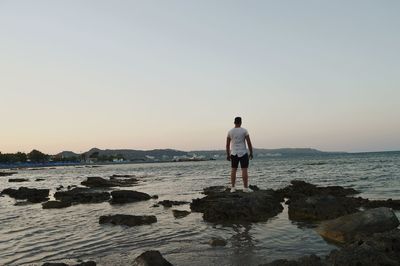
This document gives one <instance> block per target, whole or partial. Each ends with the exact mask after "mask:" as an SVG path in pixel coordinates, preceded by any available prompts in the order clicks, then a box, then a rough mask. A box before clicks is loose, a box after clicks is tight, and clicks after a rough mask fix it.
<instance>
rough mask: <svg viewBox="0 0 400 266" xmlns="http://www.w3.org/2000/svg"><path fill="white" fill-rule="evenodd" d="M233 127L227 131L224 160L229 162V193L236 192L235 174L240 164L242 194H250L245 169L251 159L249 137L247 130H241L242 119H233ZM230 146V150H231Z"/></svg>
mask: <svg viewBox="0 0 400 266" xmlns="http://www.w3.org/2000/svg"><path fill="white" fill-rule="evenodd" d="M234 123H235V127H234V128H232V129H231V130H229V132H228V137H227V138H226V159H227V160H228V161H231V165H232V169H231V184H232V186H231V192H235V191H236V187H235V183H236V172H237V169H238V166H239V163H240V168H241V169H242V178H243V186H244V189H243V192H252V190H251V189H249V187H248V186H249V184H248V181H249V175H248V172H247V168H248V167H249V159H250V160H251V159H253V146H252V145H251V140H250V135H249V132H248V131H247V129H245V128H242V127H241V126H242V118H241V117H235V121H234ZM246 142H247V145H248V146H249V150H250V155H249V154H248V153H247V148H246ZM231 146H232V150H231Z"/></svg>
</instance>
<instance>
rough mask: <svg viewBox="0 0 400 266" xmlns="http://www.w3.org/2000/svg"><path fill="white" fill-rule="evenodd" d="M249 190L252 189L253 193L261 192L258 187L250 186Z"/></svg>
mask: <svg viewBox="0 0 400 266" xmlns="http://www.w3.org/2000/svg"><path fill="white" fill-rule="evenodd" d="M249 188H250V189H251V190H253V191H259V190H260V188H259V187H257V186H256V185H249Z"/></svg>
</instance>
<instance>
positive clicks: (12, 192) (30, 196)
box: [1, 187, 50, 203]
mask: <svg viewBox="0 0 400 266" xmlns="http://www.w3.org/2000/svg"><path fill="white" fill-rule="evenodd" d="M49 191H50V190H49V189H37V188H27V187H20V188H18V189H14V188H6V189H4V190H3V191H2V192H1V193H3V194H6V195H8V196H10V197H12V198H15V199H26V200H27V201H29V202H31V203H38V202H43V201H47V200H49V198H48V197H49Z"/></svg>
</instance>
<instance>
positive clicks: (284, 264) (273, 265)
mask: <svg viewBox="0 0 400 266" xmlns="http://www.w3.org/2000/svg"><path fill="white" fill-rule="evenodd" d="M324 265H325V264H324V261H323V260H321V258H320V257H318V256H316V255H310V256H304V257H301V258H299V259H297V260H286V259H280V260H275V261H273V262H270V263H267V264H261V265H260V266H324ZM332 265H334V264H332Z"/></svg>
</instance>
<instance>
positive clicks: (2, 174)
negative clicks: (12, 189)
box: [0, 172, 17, 176]
mask: <svg viewBox="0 0 400 266" xmlns="http://www.w3.org/2000/svg"><path fill="white" fill-rule="evenodd" d="M15 174H17V172H0V176H10V175H15Z"/></svg>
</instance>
